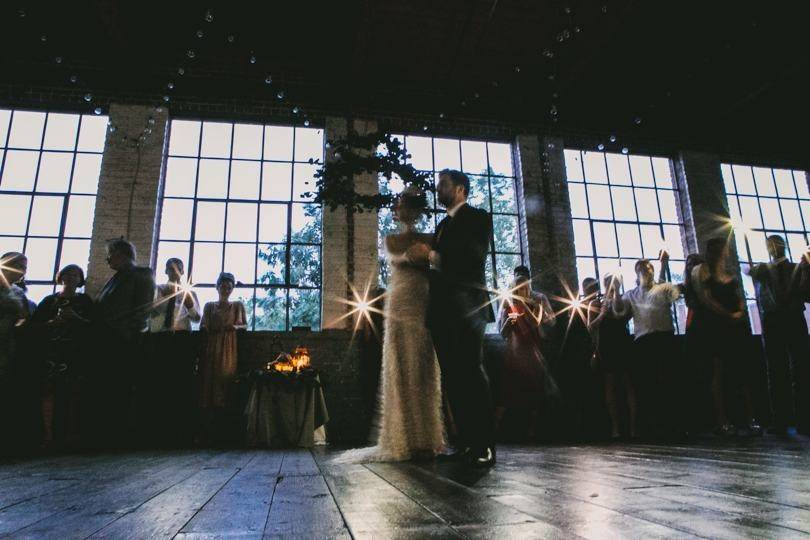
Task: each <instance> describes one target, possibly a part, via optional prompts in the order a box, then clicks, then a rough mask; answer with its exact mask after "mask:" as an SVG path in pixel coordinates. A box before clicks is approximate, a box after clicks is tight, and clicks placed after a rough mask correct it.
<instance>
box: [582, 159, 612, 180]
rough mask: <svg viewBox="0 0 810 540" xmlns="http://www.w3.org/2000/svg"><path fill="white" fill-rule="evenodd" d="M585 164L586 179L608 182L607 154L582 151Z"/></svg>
mask: <svg viewBox="0 0 810 540" xmlns="http://www.w3.org/2000/svg"><path fill="white" fill-rule="evenodd" d="M582 157H583V160H584V166H585V181H586V182H594V183H597V184H607V169H606V167H605V156H604V154H603V153H602V152H582Z"/></svg>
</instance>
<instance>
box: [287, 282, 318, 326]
mask: <svg viewBox="0 0 810 540" xmlns="http://www.w3.org/2000/svg"><path fill="white" fill-rule="evenodd" d="M290 326H291V327H293V326H308V327H310V328H311V329H312V330H319V329H320V327H321V293H320V291H313V290H303V289H291V290H290Z"/></svg>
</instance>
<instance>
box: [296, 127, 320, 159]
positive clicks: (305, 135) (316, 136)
mask: <svg viewBox="0 0 810 540" xmlns="http://www.w3.org/2000/svg"><path fill="white" fill-rule="evenodd" d="M310 159H311V160H313V161H323V130H321V129H313V128H295V161H304V162H308V161H309V160H310Z"/></svg>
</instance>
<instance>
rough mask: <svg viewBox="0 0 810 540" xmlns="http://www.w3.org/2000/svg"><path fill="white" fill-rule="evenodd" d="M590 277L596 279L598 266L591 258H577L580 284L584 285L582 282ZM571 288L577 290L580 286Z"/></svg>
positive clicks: (576, 285)
mask: <svg viewBox="0 0 810 540" xmlns="http://www.w3.org/2000/svg"><path fill="white" fill-rule="evenodd" d="M589 277H596V265H595V263H594V260H593V259H591V258H590V257H577V278H578V279H579V283H582V280H584V279H585V278H589ZM571 287H572V288H573V289H575V290H576V289H578V288H579V284H578V283H576V284H572V285H571Z"/></svg>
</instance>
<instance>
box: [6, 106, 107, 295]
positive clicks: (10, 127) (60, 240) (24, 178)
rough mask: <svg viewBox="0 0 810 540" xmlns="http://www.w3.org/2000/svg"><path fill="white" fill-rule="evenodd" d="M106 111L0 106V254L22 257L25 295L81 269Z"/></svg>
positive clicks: (46, 289)
mask: <svg viewBox="0 0 810 540" xmlns="http://www.w3.org/2000/svg"><path fill="white" fill-rule="evenodd" d="M106 133H107V117H106V116H93V115H80V114H66V113H55V112H37V111H23V110H3V109H0V217H1V219H0V253H5V252H7V251H21V252H23V253H25V254H26V255H27V256H28V274H27V276H26V282H27V283H28V286H29V291H28V295H29V297H30V298H31V299H32V300H34V301H36V302H39V301H40V300H41V299H42V298H44V297H45V296H47V295H48V294H50V293H52V292H53V291H54V287H55V283H54V279H55V276H56V273H57V271H58V270H59V268H61V267H63V266H65V265H67V264H78V265H79V266H81V267H82V268H83V269H84V270H85V271H87V263H88V259H89V253H90V237H91V235H92V229H93V217H94V213H95V206H96V192H97V190H98V179H99V173H100V171H101V156H102V153H103V152H104V143H105V139H106Z"/></svg>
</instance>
